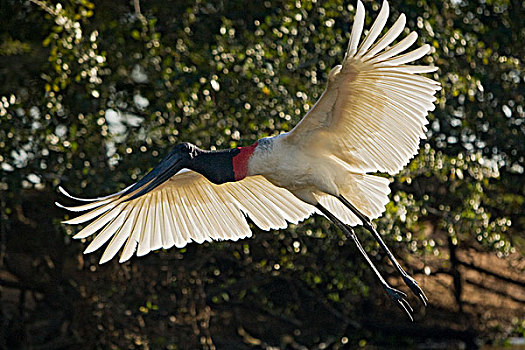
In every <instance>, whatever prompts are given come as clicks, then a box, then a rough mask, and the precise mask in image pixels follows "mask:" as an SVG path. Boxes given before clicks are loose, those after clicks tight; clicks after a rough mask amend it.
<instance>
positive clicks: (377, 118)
mask: <svg viewBox="0 0 525 350" xmlns="http://www.w3.org/2000/svg"><path fill="white" fill-rule="evenodd" d="M388 14H389V7H388V3H387V2H386V1H384V2H383V7H382V8H381V11H380V13H379V15H378V17H377V19H376V21H375V23H374V24H373V25H372V27H371V28H370V30H369V32H368V34H367V35H366V37H365V39H364V40H363V42H362V43H361V45H360V46H359V39H360V37H361V34H362V31H363V24H364V22H365V10H364V7H363V4H362V3H361V1H359V0H358V3H357V13H356V16H355V19H354V25H353V28H352V32H351V36H350V43H349V45H348V50H347V52H346V55H345V58H344V60H343V64H342V65H339V66H336V67H335V68H333V69H332V71H331V72H330V74H329V81H328V86H327V88H326V90H325V91H324V93H323V95H322V96H321V98H320V99H319V100H318V101H317V103H316V104H315V106H314V107H313V108H312V109H311V110H310V111H309V112H308V113H307V114H306V116H305V117H304V118H303V119H302V120H301V121H300V122H299V124H297V125H296V127H295V128H294V129H293V130H292V131H290V132H289V133H288V139H289V140H290V141H291V142H293V143H296V144H304V145H311V146H312V147H315V148H316V149H319V150H325V151H327V153H329V154H333V155H335V156H337V157H339V158H340V159H342V160H344V161H345V162H347V163H348V164H349V166H350V167H352V168H353V170H354V171H355V172H376V171H380V172H388V173H389V174H392V175H393V174H396V173H397V172H399V170H401V168H402V167H403V166H405V165H406V164H407V163H408V161H409V160H410V159H411V158H412V157H413V156H414V155H415V154H416V153H417V150H418V146H419V141H420V139H422V138H424V137H425V131H426V128H425V125H426V124H427V123H428V121H427V120H426V116H427V114H428V112H429V111H432V110H433V109H434V104H433V102H434V101H435V99H436V98H435V97H434V94H435V93H436V91H437V90H440V89H441V87H440V85H439V83H438V82H436V81H434V80H431V79H429V78H426V77H423V76H421V75H419V73H429V72H434V71H435V70H436V69H437V68H436V67H431V66H415V65H406V63H409V62H412V61H415V60H417V59H419V58H421V57H423V56H424V55H426V54H427V53H428V52H429V51H430V46H429V45H423V46H421V47H420V48H418V49H415V50H413V51H410V52H408V53H405V54H401V53H402V52H404V51H405V50H407V49H408V48H409V47H410V46H411V45H412V44H413V43H414V42H415V41H416V39H417V34H416V33H415V32H412V33H410V34H409V35H408V36H406V37H405V38H404V39H403V40H401V41H399V42H398V43H396V44H395V45H393V46H389V45H390V44H392V42H394V40H396V39H397V38H398V36H399V35H400V34H401V33H402V32H403V29H404V28H405V23H406V19H405V15H403V14H402V15H401V16H399V18H398V19H397V21H396V22H395V23H394V25H393V26H392V27H391V28H390V30H388V32H387V33H386V34H385V35H383V37H382V38H381V39H379V40H376V39H377V38H378V36H379V35H380V34H381V31H382V30H383V28H384V26H385V24H386V21H387V19H388ZM400 54H401V55H400Z"/></svg>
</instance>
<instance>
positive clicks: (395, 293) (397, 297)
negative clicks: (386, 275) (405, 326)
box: [384, 286, 414, 321]
mask: <svg viewBox="0 0 525 350" xmlns="http://www.w3.org/2000/svg"><path fill="white" fill-rule="evenodd" d="M384 288H385V291H386V293H387V294H388V295H389V296H390V298H392V301H393V302H394V304H396V305H397V307H398V308H400V309H401V310H402V311H404V312H405V313H406V314H407V315H408V317H409V318H410V321H414V318H413V317H412V313H413V312H414V309H412V307H411V306H410V304H409V303H408V301H407V299H406V298H407V295H406V294H405V293H403V292H402V291H400V290H397V289H395V288H392V287H390V286H385V287H384Z"/></svg>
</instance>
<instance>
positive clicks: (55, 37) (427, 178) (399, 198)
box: [0, 0, 525, 348]
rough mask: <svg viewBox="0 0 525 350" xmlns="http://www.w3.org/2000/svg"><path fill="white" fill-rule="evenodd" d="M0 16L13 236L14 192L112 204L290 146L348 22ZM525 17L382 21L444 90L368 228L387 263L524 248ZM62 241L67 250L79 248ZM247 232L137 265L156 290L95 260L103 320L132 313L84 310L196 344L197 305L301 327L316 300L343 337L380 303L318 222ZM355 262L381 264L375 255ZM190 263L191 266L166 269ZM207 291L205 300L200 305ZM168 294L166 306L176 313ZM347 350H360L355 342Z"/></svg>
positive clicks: (202, 7)
mask: <svg viewBox="0 0 525 350" xmlns="http://www.w3.org/2000/svg"><path fill="white" fill-rule="evenodd" d="M2 5H5V6H3V8H5V9H6V10H5V11H6V14H10V13H13V14H15V13H23V14H24V18H21V17H19V16H18V15H16V16H15V15H13V17H12V18H7V19H4V20H5V21H6V25H5V26H2V28H3V29H2V31H3V32H2V33H1V34H0V39H1V41H2V44H0V60H1V62H3V63H5V64H6V65H7V64H9V68H7V70H8V72H4V70H5V68H2V71H1V73H0V75H1V76H2V77H1V80H0V81H2V82H3V84H2V86H1V87H0V191H2V192H1V193H2V210H3V213H2V220H3V222H6V224H5V225H7V226H6V227H9V226H8V225H10V222H11V221H10V220H14V212H15V211H14V210H13V208H15V207H16V205H17V204H19V203H20V201H21V199H20V197H19V196H18V194H19V193H20V191H21V190H23V189H25V190H29V189H36V190H37V191H41V192H42V193H49V192H50V191H53V190H54V189H55V188H56V187H57V186H58V185H59V184H60V185H63V186H64V187H66V188H68V189H70V190H71V191H72V192H73V193H77V194H82V196H86V197H89V196H98V195H101V194H104V193H112V192H115V191H116V190H117V189H121V188H123V187H125V186H126V185H129V184H130V183H131V182H132V181H134V180H136V179H138V178H139V177H140V176H141V175H143V174H145V173H146V172H147V171H148V170H149V169H150V168H151V167H152V166H154V165H155V164H156V162H157V161H158V159H159V158H160V157H162V156H163V155H164V154H165V153H166V152H167V150H168V149H169V148H170V147H171V146H172V145H174V144H176V143H179V142H182V141H189V142H193V143H195V144H197V145H198V146H201V147H203V148H212V149H213V148H229V147H236V146H238V145H248V144H251V143H253V142H254V141H255V140H257V139H258V138H261V137H265V136H268V135H275V134H276V133H278V132H280V131H288V130H290V129H291V128H292V127H293V126H294V125H295V124H296V123H297V122H298V121H299V120H300V118H301V117H302V116H303V115H304V114H305V113H306V112H307V111H308V110H309V108H311V106H312V105H313V104H314V103H315V101H316V100H317V98H318V97H319V96H320V94H321V93H322V91H323V89H324V86H325V83H326V79H327V74H328V72H329V70H330V69H331V67H332V66H334V65H335V64H337V63H338V62H340V60H341V59H342V56H343V52H344V49H345V47H346V45H347V39H348V28H349V23H350V20H349V19H351V18H353V15H354V11H355V8H354V5H355V4H354V2H350V3H347V2H345V3H344V4H342V2H341V1H335V0H330V1H323V2H318V1H287V0H282V1H273V2H270V1H251V2H248V3H242V4H240V3H239V2H237V1H226V2H216V1H208V0H201V1H197V2H193V1H177V2H175V3H169V4H168V3H166V2H163V1H151V2H147V3H146V2H144V3H143V4H142V6H143V8H142V14H140V13H137V12H136V11H134V9H132V8H131V7H129V6H128V4H121V3H115V2H107V1H87V0H64V1H62V2H60V3H58V2H51V1H32V2H26V3H24V4H20V3H18V2H16V1H12V0H3V1H2ZM379 5H380V4H379V2H377V3H366V4H365V6H366V7H367V10H370V9H373V11H369V13H370V16H368V17H367V24H368V25H369V24H370V22H371V20H372V18H375V16H376V14H377V11H378V10H379ZM523 6H524V5H523V3H521V4H520V3H519V2H517V1H510V0H509V1H504V0H499V1H479V2H478V1H468V2H467V1H454V2H452V3H449V2H434V1H425V0H418V1H404V2H401V1H392V2H391V8H392V12H393V18H394V19H395V18H396V17H397V15H398V14H399V13H401V12H403V13H406V14H407V18H408V21H407V22H408V27H409V28H411V29H416V30H417V32H418V33H419V34H420V42H428V43H431V44H432V46H433V48H434V49H433V51H432V54H431V56H430V57H427V58H425V61H424V62H425V63H429V64H435V65H437V66H439V68H440V70H439V71H438V72H437V73H435V74H434V76H433V77H434V78H435V79H438V80H439V81H440V82H441V83H442V85H443V90H442V91H441V92H440V93H439V95H438V101H437V108H436V110H435V112H434V113H433V114H431V115H430V125H429V131H428V136H429V137H428V139H427V140H426V141H425V142H424V143H423V144H422V150H421V152H420V154H419V155H418V156H417V157H416V158H415V159H414V160H413V161H412V162H411V163H410V165H409V167H407V169H405V170H404V171H403V172H402V173H401V174H399V175H398V176H396V178H395V179H394V182H393V184H392V187H393V193H392V195H391V199H392V202H391V203H389V204H388V206H387V212H386V214H385V215H384V216H383V218H382V219H380V220H378V226H379V228H380V230H381V233H382V234H384V235H385V237H386V238H387V240H389V241H390V242H391V243H395V244H396V247H395V249H394V250H395V251H397V252H401V251H405V253H406V254H407V255H408V254H414V253H415V254H431V255H432V256H442V255H443V254H444V250H445V248H446V246H447V244H448V243H447V242H448V241H449V240H451V242H453V244H454V245H466V246H469V247H470V246H472V247H476V249H490V250H494V251H496V252H497V253H498V254H499V255H500V256H505V255H508V254H509V253H512V252H515V251H516V249H517V250H518V251H521V252H523V250H524V249H525V248H524V247H525V242H524V241H523V236H522V234H523V230H524V225H525V215H524V214H525V213H524V207H525V206H524V201H525V177H524V176H523V169H524V167H525V164H524V163H525V161H524V154H525V142H524V139H525V135H524V134H525V131H524V125H525V124H524V118H525V111H524V104H525V101H524V96H525V84H524V81H525V74H524V72H525V69H524V68H523V57H525V51H524V47H523V45H522V41H523V37H525V29H524V27H523V24H522V22H521V21H522V16H520V13H521V14H522V13H523ZM367 12H368V11H367ZM20 26H21V27H23V30H18V27H20ZM5 67H6V66H5ZM4 194H7V195H6V196H4ZM45 205H49V206H50V205H51V203H50V202H49V203H46V204H45ZM56 219H62V218H61V217H58V218H56ZM57 227H60V229H59V230H66V231H67V235H68V237H69V235H71V234H72V233H73V232H74V230H73V229H72V228H69V227H68V228H62V227H61V226H58V224H57ZM254 233H255V234H254V235H255V237H254V239H252V240H246V241H243V242H222V243H214V244H209V245H208V244H205V245H204V246H198V247H197V246H195V245H190V246H189V247H188V248H187V249H182V250H177V249H172V250H170V251H168V252H162V253H159V254H153V257H151V258H148V259H149V260H146V261H147V262H148V264H152V265H153V266H155V269H156V268H157V267H159V266H160V268H161V269H163V270H162V271H168V270H169V271H170V274H171V275H170V276H171V277H167V278H166V282H163V283H162V288H163V289H162V291H160V290H159V289H161V287H159V288H156V287H154V286H153V285H155V278H156V277H158V276H150V275H148V271H150V270H147V269H146V268H144V269H142V268H138V267H136V265H141V264H142V261H138V260H137V259H134V261H132V262H131V263H130V264H126V265H125V267H122V268H121V267H117V266H111V267H101V268H99V267H96V265H95V264H94V262H95V260H96V257H91V256H89V257H87V258H86V259H87V260H86V261H85V262H84V265H83V267H84V270H85V271H88V269H91V271H95V270H98V271H97V272H96V273H98V272H101V270H104V269H108V270H107V271H109V269H110V268H111V271H120V272H118V273H117V275H118V276H117V277H115V278H110V277H108V276H101V277H100V279H104V278H107V281H106V283H107V289H106V290H104V293H106V294H105V295H103V296H98V297H99V298H101V299H103V302H104V304H105V305H107V304H111V303H112V302H115V300H119V299H121V298H123V299H124V300H119V301H118V303H116V304H115V305H111V306H107V308H108V309H103V310H98V311H96V310H94V311H93V313H94V315H96V317H97V320H99V321H96V322H102V321H100V319H104V318H106V321H105V322H106V323H111V322H114V321H115V320H114V319H113V318H112V315H126V316H125V317H128V318H129V320H130V322H138V324H140V322H144V321H143V320H144V318H145V317H146V318H147V317H153V318H150V319H149V320H155V317H160V316H159V315H162V317H164V318H166V319H168V318H169V319H171V317H175V316H173V315H174V314H176V313H177V312H178V314H177V315H178V316H177V317H175V318H176V321H173V322H171V321H170V322H171V323H173V324H176V325H179V326H180V327H189V326H188V324H189V323H188V322H186V323H184V322H185V321H182V320H185V318H184V317H189V316H188V315H193V316H195V315H194V314H192V312H193V313H194V312H195V310H193V311H192V309H191V307H190V306H188V305H193V304H191V303H197V304H198V303H205V302H206V301H207V300H208V299H209V304H210V305H212V306H213V307H214V308H215V307H216V308H218V309H219V308H220V307H221V306H226V307H230V306H231V305H236V304H241V303H244V304H248V305H253V307H254V308H262V309H265V310H272V312H273V313H274V314H277V315H279V316H280V317H282V318H286V319H291V320H293V319H294V318H295V317H298V316H297V315H302V312H304V308H305V305H303V304H301V300H303V298H307V297H308V298H311V299H315V300H317V302H318V303H319V304H321V305H323V307H324V308H326V310H329V311H330V312H332V313H333V315H336V316H335V318H336V319H338V320H339V321H340V323H341V324H340V325H339V326H340V327H341V328H338V327H335V326H334V332H333V333H330V334H332V335H333V334H335V333H337V332H340V333H341V334H337V336H340V335H342V334H343V332H344V330H345V329H346V328H345V327H348V324H351V322H350V321H349V318H348V317H347V316H346V315H351V316H352V317H353V316H356V315H359V314H360V307H361V306H359V304H358V302H359V301H360V300H361V299H362V298H363V296H366V295H367V294H368V293H370V290H369V287H370V286H375V284H374V282H370V281H365V280H366V279H371V276H368V274H366V273H365V274H364V275H362V272H361V271H362V269H361V265H360V264H361V260H360V259H359V257H356V256H357V253H356V251H355V250H354V249H353V248H350V246H351V245H350V244H349V243H350V242H347V241H346V239H345V238H344V237H342V236H341V235H340V234H339V233H338V231H336V230H335V228H333V227H332V226H330V225H328V223H327V222H326V221H325V220H324V219H322V218H315V219H310V220H308V221H307V222H305V223H303V224H301V225H298V226H292V227H290V228H289V229H287V230H283V231H280V232H271V233H266V232H260V231H258V230H256V229H255V230H254ZM363 236H364V235H363ZM365 243H367V244H365V245H366V246H367V250H368V251H369V253H370V254H371V255H372V256H373V257H375V258H377V259H380V258H382V257H381V256H380V255H378V253H377V250H376V246H375V245H374V244H372V242H371V240H368V241H367V240H365ZM67 245H68V246H69V247H70V248H69V249H70V250H69V254H71V255H76V254H78V253H79V252H78V250H79V249H80V248H79V245H78V243H74V244H72V243H69V241H68V243H67ZM181 261H185V262H186V261H188V262H187V263H186V265H181V267H180V268H179V269H178V270H177V268H176V267H175V268H173V267H172V265H173V264H174V262H175V264H178V263H180V264H182V262H181ZM191 261H194V262H193V263H190V262H191ZM131 266H134V267H131ZM168 266H169V267H168ZM431 268H432V270H434V269H438V268H440V267H439V266H431ZM122 269H123V270H122ZM122 271H125V272H122ZM125 274H130V275H133V276H134V277H136V278H138V279H140V280H141V281H142V282H136V283H135V284H132V285H133V286H134V287H136V289H138V290H141V291H143V294H141V296H142V297H143V299H142V300H140V301H137V300H131V299H132V298H131V297H129V295H130V294H126V293H124V292H125V291H123V290H122V286H123V285H126V283H130V282H129V278H130V277H129V276H127V277H125V276H122V275H125ZM130 285H131V284H130ZM83 288H85V289H86V290H87V292H85V293H87V294H90V293H91V294H90V295H95V293H96V291H94V290H93V289H90V287H89V286H87V287H86V286H84V287H83ZM202 290H206V292H207V296H200V294H199V293H201V292H202ZM166 291H167V292H166ZM129 293H131V292H129ZM166 293H167V294H166ZM191 294H195V295H197V296H192V295H191ZM126 295H128V297H126ZM159 295H162V296H163V297H165V298H168V295H169V297H170V298H172V299H173V300H172V301H173V302H174V303H175V305H178V306H180V310H179V311H177V312H176V311H173V310H171V309H170V307H169V306H168V305H167V301H166V300H162V297H159ZM192 298H195V299H192ZM207 298H208V299H207ZM195 300H197V301H195ZM203 300H204V301H203ZM101 303H102V302H101ZM89 305H90V306H89V307H92V308H94V309H96V308H97V306H96V303H95V302H93V303H90V304H89ZM194 306H195V305H194ZM197 308H198V307H197ZM203 310H206V308H203ZM102 315H104V317H102ZM155 315H156V316H155ZM170 315H171V316H170ZM180 315H182V316H180ZM179 316H180V317H182V318H179ZM198 317H201V315H200V314H199V316H198ZM198 317H197V318H198ZM202 317H204V318H199V320H201V321H202V320H204V321H202V322H205V320H206V318H205V316H202ZM356 317H357V316H356ZM137 320H138V321H137ZM140 320H142V321H140ZM208 321H209V319H208ZM90 322H94V321H92V320H91V321H90ZM96 322H95V323H96ZM115 322H117V321H115ZM102 323H104V322H102ZM102 323H100V324H102ZM117 323H118V322H117ZM171 323H170V324H171ZM292 323H293V322H292ZM105 326H108V327H110V328H111V327H113V328H112V329H115V328H117V329H118V328H119V327H118V324H117V325H115V324H111V325H108V324H105V323H104V327H105ZM137 327H138V328H140V327H139V326H137ZM195 327H196V329H197V330H198V329H204V328H205V327H204V326H202V325H195V326H194V328H192V329H191V330H192V331H194V332H195ZM138 328H137V329H138ZM305 329H307V327H306V326H305ZM314 329H315V328H314ZM126 332H129V333H126V334H124V338H121V339H119V337H120V336H122V335H123V334H122V333H119V332H117V331H114V332H109V331H108V332H105V333H104V337H105V338H103V339H101V340H100V343H97V346H100V347H106V343H105V342H114V343H113V344H119V345H118V346H121V347H127V346H128V345H126V344H130V343H133V344H135V346H136V347H140V344H143V343H144V342H146V343H147V342H148V341H149V342H152V343H155V344H157V346H159V347H167V348H170V347H174V344H176V343H177V341H181V339H184V336H183V335H170V336H169V337H168V336H167V334H166V333H161V334H160V335H159V334H157V335H158V337H156V338H155V337H154V336H153V335H152V336H151V337H150V338H148V336H145V335H141V334H140V332H139V331H136V332H135V331H133V330H127V331H126ZM185 332H191V331H190V330H189V329H186V330H185ZM101 337H102V335H101ZM166 337H167V338H166ZM203 337H204V338H205V337H206V335H204V336H203ZM303 338H305V339H307V338H308V336H306V335H304V336H303ZM199 339H200V338H199ZM308 339H309V340H308V341H309V343H310V344H312V343H313V342H315V340H312V339H314V338H313V337H312V338H308ZM195 341H196V343H195V344H197V343H199V342H200V343H199V344H200V346H204V345H203V344H204V343H206V339H205V340H204V343H203V341H202V340H195ZM308 341H306V340H305V342H308ZM346 341H349V339H348V338H346ZM350 341H351V342H354V344H355V345H361V344H364V345H366V344H367V341H366V340H363V339H361V338H359V336H358V335H356V338H355V339H354V338H352V337H350ZM363 342H364V343H363ZM364 345H363V346H364Z"/></svg>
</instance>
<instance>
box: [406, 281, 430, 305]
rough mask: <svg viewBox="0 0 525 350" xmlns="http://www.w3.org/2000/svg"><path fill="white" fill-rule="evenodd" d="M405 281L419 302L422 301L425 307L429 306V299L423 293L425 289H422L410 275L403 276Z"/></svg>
mask: <svg viewBox="0 0 525 350" xmlns="http://www.w3.org/2000/svg"><path fill="white" fill-rule="evenodd" d="M403 281H405V284H406V285H407V286H408V288H410V290H411V291H412V292H413V293H414V294H415V295H416V296H417V297H418V298H419V300H421V302H422V303H423V305H424V306H427V302H428V298H427V296H426V295H425V292H423V289H421V287H420V286H419V284H418V283H417V281H416V280H415V279H413V278H412V277H410V276H409V275H405V276H403Z"/></svg>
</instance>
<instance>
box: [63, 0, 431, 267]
mask: <svg viewBox="0 0 525 350" xmlns="http://www.w3.org/2000/svg"><path fill="white" fill-rule="evenodd" d="M388 16H389V7H388V3H387V2H386V1H385V2H384V4H383V7H382V9H381V11H380V13H379V15H378V17H377V19H376V21H375V23H374V24H373V26H372V27H371V29H370V30H369V32H368V34H367V36H366V37H365V38H364V39H363V40H360V39H361V34H362V32H363V25H364V22H365V12H364V7H363V5H362V3H361V1H358V3H357V13H356V16H355V19H354V25H353V28H352V32H351V37H350V41H349V45H348V50H347V52H346V54H345V57H344V60H343V62H342V65H338V66H336V67H334V68H333V69H332V71H331V72H330V74H329V80H328V84H327V88H326V90H325V91H324V93H323V95H322V96H321V98H320V99H319V100H318V101H317V103H316V104H315V106H314V107H313V108H312V109H311V110H310V111H309V112H308V114H307V115H306V116H305V117H304V118H303V119H302V120H301V121H300V122H299V123H298V124H297V126H296V127H295V128H294V129H293V130H292V131H290V132H289V133H285V134H282V135H279V136H277V137H274V138H268V139H263V140H260V141H259V145H258V146H257V147H256V148H255V151H254V153H253V155H252V156H251V158H250V160H249V163H248V173H247V175H248V176H247V177H246V178H244V179H243V180H241V181H236V182H227V183H224V184H220V185H217V184H214V183H212V182H210V181H208V180H207V179H206V177H204V176H203V175H201V174H199V173H197V172H196V171H192V170H187V169H185V170H182V171H179V172H178V173H177V174H176V175H174V176H172V177H171V178H170V179H169V180H168V181H166V182H164V183H163V184H162V185H160V186H158V187H156V188H155V189H154V190H151V191H150V192H148V193H146V194H144V195H142V196H140V197H137V198H134V199H131V200H129V199H130V198H131V196H132V195H133V194H134V193H136V192H137V191H135V192H133V193H129V194H124V195H123V193H125V192H124V191H122V192H120V193H117V194H114V195H111V196H108V197H103V198H97V199H93V200H92V202H89V203H87V204H84V205H81V206H78V207H69V208H66V209H68V210H71V211H75V212H76V211H88V212H87V213H86V214H83V215H81V216H79V217H77V218H74V219H71V220H68V221H65V223H68V224H80V223H85V222H87V221H90V220H93V221H92V222H91V223H90V224H89V225H88V226H86V227H85V228H84V229H83V230H81V231H80V232H79V233H78V234H76V235H75V236H74V238H86V237H88V236H90V235H93V234H95V233H96V232H99V231H100V232H99V233H98V235H97V236H96V237H95V239H93V241H92V242H91V244H90V245H89V246H88V248H87V249H86V253H87V252H92V251H95V250H97V249H99V248H100V247H102V246H103V245H104V244H106V243H107V242H109V244H108V245H107V247H106V249H105V251H104V253H103V255H102V258H101V263H102V262H106V261H108V260H110V259H111V258H113V257H114V256H115V255H116V254H117V253H118V252H119V250H121V249H122V253H121V257H120V261H121V262H123V261H126V260H128V259H129V258H130V257H131V256H132V255H133V254H134V253H135V252H137V255H139V256H140V255H144V254H147V253H148V252H149V251H151V250H155V249H159V248H170V247H172V246H176V247H183V246H184V245H186V244H187V243H188V242H191V241H195V242H198V243H202V242H204V241H210V240H225V239H230V240H237V239H239V238H244V237H249V236H250V235H251V232H250V228H249V226H248V223H247V222H246V218H245V215H247V216H248V217H249V218H250V219H251V220H252V221H253V222H254V224H255V225H257V226H258V227H260V228H261V229H263V230H270V229H279V228H285V227H286V226H287V224H288V223H289V222H291V223H298V222H299V221H301V220H304V219H305V218H307V217H308V216H310V215H311V214H312V213H314V212H316V211H317V209H316V208H315V207H314V205H317V204H321V205H322V206H324V207H325V208H327V209H328V210H329V211H330V212H332V213H333V215H335V216H336V217H337V218H338V219H339V220H341V221H342V222H344V223H345V224H350V225H356V224H360V223H362V222H361V220H360V219H358V217H357V216H356V215H355V214H354V213H353V212H352V211H350V210H349V209H348V208H347V207H345V206H344V205H343V204H342V203H341V202H340V201H339V200H338V199H337V198H336V197H334V196H344V197H345V198H347V199H348V200H349V201H350V202H351V203H353V205H354V206H355V207H356V208H357V209H359V211H361V212H362V213H363V214H364V215H366V216H367V217H369V218H376V217H378V216H380V215H381V213H382V212H383V211H384V209H385V205H386V203H387V202H388V194H389V191H390V190H389V188H388V183H389V181H388V179H385V178H383V177H377V176H374V175H369V174H367V173H375V172H387V173H389V174H392V175H393V174H396V173H397V172H399V170H400V169H401V168H402V167H403V166H405V165H406V164H407V163H408V162H409V160H410V159H411V158H412V157H413V156H414V155H415V154H416V153H417V150H418V146H419V141H420V139H421V138H424V137H425V125H426V124H427V120H426V116H427V114H428V111H431V110H433V109H434V104H433V102H434V100H435V97H434V94H435V92H436V91H437V90H439V89H440V86H439V83H437V82H435V81H434V80H431V79H429V78H426V77H423V76H421V75H419V74H420V73H429V72H434V71H435V70H436V68H435V67H431V66H416V65H412V66H411V65H406V64H407V63H410V62H413V61H415V60H417V59H419V58H421V57H423V56H424V55H426V54H427V53H428V52H429V51H430V47H429V46H428V45H423V46H421V47H419V48H417V49H415V50H413V51H410V52H408V53H405V54H402V53H403V52H404V51H405V50H407V49H408V48H409V47H410V46H411V45H412V44H413V43H414V42H415V41H416V39H417V34H416V33H414V32H412V33H410V34H409V35H407V36H406V37H405V38H404V39H402V40H400V41H399V42H398V43H396V44H394V45H392V46H389V45H391V44H392V43H393V42H394V41H395V40H396V39H398V37H399V35H400V34H401V33H402V32H403V29H404V27H405V22H406V20H405V16H404V15H401V16H399V18H398V19H397V21H396V22H395V23H394V25H393V26H392V27H391V28H390V30H388V31H387V33H386V34H385V35H383V37H382V38H380V39H379V40H377V38H378V37H379V35H380V34H381V32H382V30H383V28H384V26H385V24H386V21H387V19H388ZM360 42H361V44H360V45H359V43H360ZM61 191H62V192H63V193H64V194H65V195H67V196H69V195H68V194H67V193H66V192H65V191H64V190H62V189H61ZM70 197H71V196H70ZM71 198H73V199H78V198H74V197H71ZM78 200H80V199H78ZM122 247H123V248H122Z"/></svg>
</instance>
